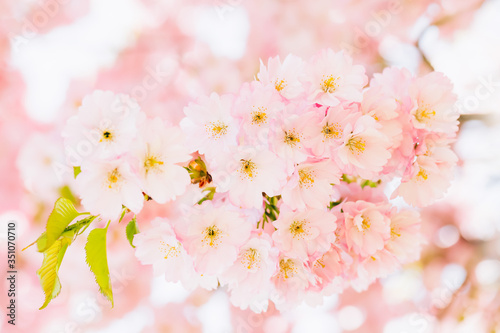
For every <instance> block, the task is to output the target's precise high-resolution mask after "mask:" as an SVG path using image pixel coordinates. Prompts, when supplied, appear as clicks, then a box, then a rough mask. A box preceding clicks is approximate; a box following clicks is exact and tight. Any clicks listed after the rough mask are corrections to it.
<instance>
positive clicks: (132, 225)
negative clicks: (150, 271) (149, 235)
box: [125, 216, 140, 248]
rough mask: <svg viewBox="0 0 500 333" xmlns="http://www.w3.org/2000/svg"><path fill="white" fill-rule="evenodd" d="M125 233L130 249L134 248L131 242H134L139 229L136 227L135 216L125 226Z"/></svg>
mask: <svg viewBox="0 0 500 333" xmlns="http://www.w3.org/2000/svg"><path fill="white" fill-rule="evenodd" d="M125 232H126V233H127V239H128V242H129V243H130V245H131V246H132V247H134V248H135V246H134V244H133V241H134V236H135V235H136V234H138V233H139V232H140V231H139V228H138V227H137V220H136V219H135V216H134V218H133V219H132V220H130V222H129V223H128V224H127V228H126V229H125Z"/></svg>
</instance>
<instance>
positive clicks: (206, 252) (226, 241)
mask: <svg viewBox="0 0 500 333" xmlns="http://www.w3.org/2000/svg"><path fill="white" fill-rule="evenodd" d="M185 223H186V224H187V225H186V231H185V234H184V235H182V239H183V241H184V242H185V245H186V249H187V251H188V253H189V255H190V256H192V257H193V260H194V264H195V269H196V271H197V272H198V273H200V274H220V273H222V272H223V271H224V270H225V269H227V268H229V267H230V266H231V265H232V264H233V263H234V262H235V261H236V259H237V257H238V253H239V249H240V247H241V246H242V245H243V244H244V243H245V241H246V240H247V239H248V238H249V237H250V231H251V229H252V223H249V222H248V221H246V220H245V219H244V217H243V216H242V215H241V214H240V213H239V212H237V211H230V210H227V209H226V208H224V207H214V205H213V204H212V203H211V202H204V203H203V204H202V205H201V206H200V207H199V208H198V207H197V208H193V209H192V211H191V212H190V213H189V214H188V215H187V216H186V217H185Z"/></svg>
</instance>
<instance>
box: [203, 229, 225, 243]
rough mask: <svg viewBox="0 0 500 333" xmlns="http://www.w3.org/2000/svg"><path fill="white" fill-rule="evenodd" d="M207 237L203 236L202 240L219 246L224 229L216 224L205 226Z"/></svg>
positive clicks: (204, 232)
mask: <svg viewBox="0 0 500 333" xmlns="http://www.w3.org/2000/svg"><path fill="white" fill-rule="evenodd" d="M203 234H204V236H205V237H203V240H202V242H203V243H208V245H209V246H211V247H217V246H218V245H219V243H220V238H221V237H222V231H221V230H220V229H219V228H217V226H216V225H211V226H210V227H207V228H205V230H204V231H203Z"/></svg>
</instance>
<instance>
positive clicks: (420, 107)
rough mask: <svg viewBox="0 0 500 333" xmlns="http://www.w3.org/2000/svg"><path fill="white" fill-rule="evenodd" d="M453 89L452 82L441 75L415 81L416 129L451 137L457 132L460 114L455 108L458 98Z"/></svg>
mask: <svg viewBox="0 0 500 333" xmlns="http://www.w3.org/2000/svg"><path fill="white" fill-rule="evenodd" d="M452 89H453V86H452V84H451V81H450V80H449V79H448V78H447V77H445V76H444V75H443V74H441V73H437V72H433V73H430V74H427V75H426V76H424V77H421V78H417V79H415V81H414V82H413V84H412V85H411V86H410V96H411V98H412V100H413V103H414V106H413V108H412V110H411V114H412V116H413V118H412V121H413V124H414V126H415V128H419V129H420V128H422V129H427V130H431V131H436V132H441V133H446V134H449V135H451V134H453V133H454V132H456V131H457V126H458V121H457V119H458V112H456V110H455V108H454V104H455V102H456V96H455V94H453V91H452Z"/></svg>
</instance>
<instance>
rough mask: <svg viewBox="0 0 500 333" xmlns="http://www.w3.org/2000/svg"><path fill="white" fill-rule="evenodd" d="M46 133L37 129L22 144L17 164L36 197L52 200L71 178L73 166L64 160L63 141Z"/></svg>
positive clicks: (25, 184)
mask: <svg viewBox="0 0 500 333" xmlns="http://www.w3.org/2000/svg"><path fill="white" fill-rule="evenodd" d="M58 143H59V142H58V141H56V140H55V138H52V137H51V136H49V135H47V134H43V133H36V134H34V135H33V136H32V137H30V138H29V139H28V140H27V141H26V143H25V144H24V145H23V146H22V147H21V150H20V151H19V154H18V156H17V160H16V165H17V168H18V169H19V171H20V174H21V178H22V180H23V183H24V186H25V188H26V189H27V190H28V191H30V192H31V193H33V194H35V195H36V196H37V198H39V199H40V200H44V201H50V202H53V201H55V200H56V199H57V197H58V195H60V193H59V192H60V190H61V187H62V186H64V184H65V183H67V182H68V181H70V180H71V178H70V177H72V176H73V172H72V171H73V170H72V169H71V168H69V167H67V166H66V164H65V163H64V149H63V147H62V144H60V143H59V144H58Z"/></svg>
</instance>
